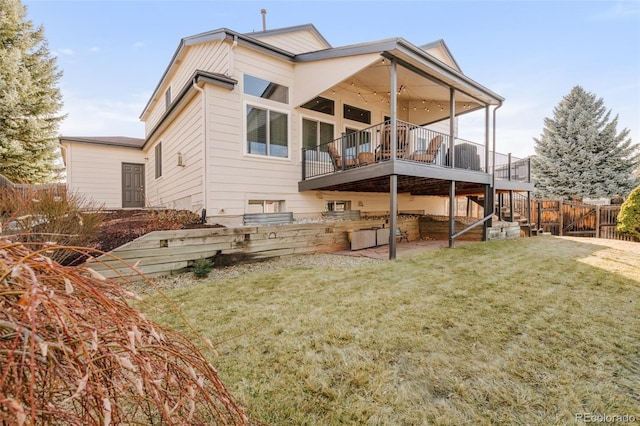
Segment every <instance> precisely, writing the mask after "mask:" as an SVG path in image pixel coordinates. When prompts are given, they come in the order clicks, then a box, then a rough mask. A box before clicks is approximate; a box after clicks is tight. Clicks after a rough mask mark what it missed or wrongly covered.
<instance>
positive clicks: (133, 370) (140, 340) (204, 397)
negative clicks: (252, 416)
mask: <svg viewBox="0 0 640 426" xmlns="http://www.w3.org/2000/svg"><path fill="white" fill-rule="evenodd" d="M132 297H134V296H133V294H131V293H130V292H128V290H126V289H125V288H124V287H123V286H122V285H121V284H119V283H118V282H116V281H111V280H105V279H103V278H101V277H100V276H99V275H98V274H95V273H93V271H92V270H91V269H89V268H80V267H65V266H61V265H59V264H57V263H55V262H54V261H52V260H51V259H50V258H48V257H46V256H44V255H43V254H42V253H41V252H38V251H32V250H29V249H28V248H26V247H25V246H23V245H22V244H20V243H13V242H11V241H8V240H0V424H2V425H14V424H17V425H24V424H30V425H35V424H37V425H118V424H139V425H151V424H163V425H178V424H179V425H182V424H189V425H199V424H201V425H205V424H206V425H209V424H222V425H243V424H247V417H246V416H245V414H244V412H243V411H242V409H241V408H239V407H238V406H237V405H236V403H235V402H234V400H233V399H232V397H231V396H230V395H229V393H228V392H227V390H226V388H225V386H224V384H223V383H222V382H221V381H220V379H219V378H218V374H217V372H216V370H215V368H214V367H213V366H212V365H211V364H210V363H209V362H208V361H207V360H206V359H205V357H204V356H203V355H202V353H201V352H200V351H199V350H198V349H197V347H196V346H195V345H194V344H193V343H192V342H191V341H190V340H189V339H188V338H187V337H185V336H184V335H182V334H180V333H178V332H176V331H173V330H170V329H166V328H164V327H161V326H159V325H158V324H155V323H154V322H152V321H150V320H148V319H146V318H145V317H144V316H143V315H142V314H141V313H140V312H139V311H138V310H136V309H135V308H134V307H132V306H131V305H130V304H129V303H127V300H130V299H131V298H132Z"/></svg>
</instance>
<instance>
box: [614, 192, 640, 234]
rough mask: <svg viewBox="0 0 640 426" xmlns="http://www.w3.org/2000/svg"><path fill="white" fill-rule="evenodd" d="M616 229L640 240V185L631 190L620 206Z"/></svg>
mask: <svg viewBox="0 0 640 426" xmlns="http://www.w3.org/2000/svg"><path fill="white" fill-rule="evenodd" d="M616 230H617V231H618V232H619V233H621V234H623V235H628V236H631V237H634V238H635V239H637V240H640V186H638V187H637V188H636V189H634V190H633V191H631V194H629V196H628V197H627V199H626V200H625V201H624V203H622V206H620V213H618V226H617V227H616Z"/></svg>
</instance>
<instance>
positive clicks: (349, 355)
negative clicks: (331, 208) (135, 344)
mask: <svg viewBox="0 0 640 426" xmlns="http://www.w3.org/2000/svg"><path fill="white" fill-rule="evenodd" d="M583 241H585V240H579V239H573V240H572V239H563V238H557V237H533V238H527V239H518V240H511V241H496V242H487V243H474V244H468V245H464V246H460V247H456V248H454V249H439V250H427V251H425V252H424V253H421V254H419V255H414V256H411V257H406V258H402V259H398V260H395V261H383V262H380V263H376V264H373V265H369V266H367V267H355V268H340V269H339V268H331V267H298V268H293V269H286V270H284V269H283V270H278V271H269V272H262V273H249V274H245V275H242V276H240V277H237V278H233V279H229V280H225V281H217V282H214V283H207V282H203V283H202V284H201V285H197V286H193V287H189V288H183V289H178V290H173V291H170V292H168V293H167V294H168V295H169V296H170V298H171V299H172V300H173V302H175V303H176V304H177V305H178V306H179V308H180V310H181V311H182V313H183V315H184V316H185V317H186V318H187V319H188V320H189V321H190V322H191V323H192V324H193V325H194V326H195V328H196V329H197V330H198V331H199V332H200V333H201V334H202V335H203V336H205V337H207V338H209V339H210V340H211V341H213V342H214V345H215V346H216V348H217V352H218V353H217V354H211V355H210V359H211V362H212V364H213V365H215V366H216V368H217V369H218V371H219V373H220V376H221V378H222V380H223V381H224V382H225V384H226V386H227V387H228V389H229V390H230V392H231V394H232V395H234V396H235V398H236V399H237V401H238V402H239V403H240V405H242V406H243V407H244V408H245V409H246V411H247V413H248V414H249V415H250V416H251V417H252V418H253V419H256V420H258V421H260V422H264V423H267V424H273V425H302V424H308V425H343V424H376V425H377V424H381V425H423V424H436V425H437V424H443V425H445V424H446V425H449V424H479V425H483V424H510V425H514V424H520V425H525V424H574V422H576V414H578V413H592V414H600V415H602V414H604V415H608V416H616V415H620V416H623V415H627V416H635V418H636V422H640V304H639V303H640V250H638V251H637V252H635V253H634V252H633V251H629V250H620V249H619V248H610V247H607V246H604V245H600V244H599V243H600V242H601V241H605V240H591V241H589V242H583ZM594 241H595V242H594ZM603 244H604V243H603ZM626 244H629V245H633V244H634V243H626ZM629 247H631V246H629ZM638 247H640V245H639V244H637V243H636V245H634V246H633V248H634V249H635V248H638ZM147 301H149V302H151V303H152V304H153V305H154V306H156V308H152V307H151V306H146V307H145V308H144V309H145V311H146V312H148V313H149V314H150V315H152V316H153V317H154V318H156V319H158V320H160V322H162V323H164V324H167V325H171V326H173V327H176V328H179V329H183V330H186V327H185V326H184V325H183V324H182V323H181V319H180V318H179V316H178V315H176V314H175V313H174V312H173V311H172V310H171V309H169V308H168V307H167V306H168V304H166V302H164V301H163V299H162V298H161V297H147Z"/></svg>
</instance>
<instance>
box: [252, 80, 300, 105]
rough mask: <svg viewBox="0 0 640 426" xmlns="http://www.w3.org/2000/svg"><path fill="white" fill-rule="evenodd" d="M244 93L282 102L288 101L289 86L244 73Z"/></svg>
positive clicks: (286, 102)
mask: <svg viewBox="0 0 640 426" xmlns="http://www.w3.org/2000/svg"><path fill="white" fill-rule="evenodd" d="M244 93H245V94H247V95H252V96H257V97H259V98H263V99H269V100H272V101H276V102H282V103H284V104H288V103H289V88H288V87H286V86H282V85H280V84H278V83H272V82H270V81H267V80H263V79H261V78H258V77H253V76H250V75H247V74H245V75H244Z"/></svg>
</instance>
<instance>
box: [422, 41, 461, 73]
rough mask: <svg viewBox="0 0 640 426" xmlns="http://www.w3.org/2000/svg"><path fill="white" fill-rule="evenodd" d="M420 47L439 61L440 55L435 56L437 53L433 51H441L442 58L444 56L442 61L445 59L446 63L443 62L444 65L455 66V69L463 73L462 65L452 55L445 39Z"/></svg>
mask: <svg viewBox="0 0 640 426" xmlns="http://www.w3.org/2000/svg"><path fill="white" fill-rule="evenodd" d="M419 47H420V49H422V50H424V51H425V52H427V53H429V54H430V55H431V56H434V57H436V59H439V58H438V56H439V55H437V54H435V52H433V51H434V50H436V51H440V52H441V54H442V56H444V57H443V58H442V59H444V61H443V62H444V63H449V64H451V65H453V67H454V68H455V69H457V70H458V71H460V72H462V69H461V68H460V65H458V62H457V61H456V59H455V58H454V57H453V55H452V54H451V51H450V50H449V47H447V44H446V43H445V42H444V40H443V39H440V40H436V41H432V42H431V43H427V44H423V45H422V46H419ZM430 51H431V52H430Z"/></svg>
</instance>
